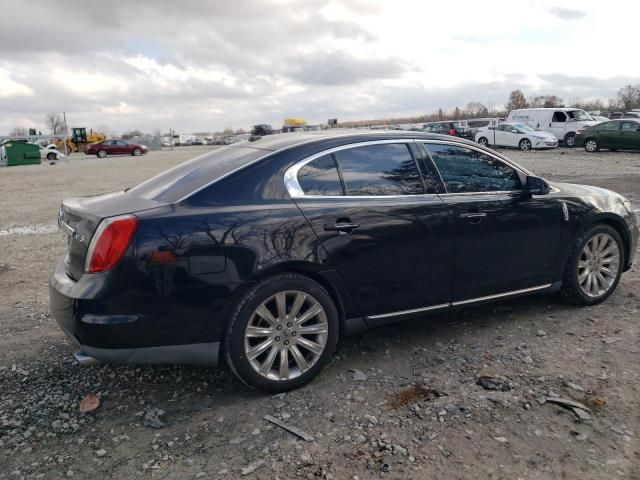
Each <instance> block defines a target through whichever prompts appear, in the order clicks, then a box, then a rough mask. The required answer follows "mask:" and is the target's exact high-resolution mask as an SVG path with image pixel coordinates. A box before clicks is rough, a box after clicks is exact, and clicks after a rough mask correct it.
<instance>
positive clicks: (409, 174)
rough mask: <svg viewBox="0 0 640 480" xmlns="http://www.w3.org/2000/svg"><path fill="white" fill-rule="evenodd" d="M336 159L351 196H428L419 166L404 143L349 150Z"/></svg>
mask: <svg viewBox="0 0 640 480" xmlns="http://www.w3.org/2000/svg"><path fill="white" fill-rule="evenodd" d="M335 155H336V159H337V161H338V165H339V166H340V169H341V171H342V177H343V179H344V183H345V187H346V188H347V193H348V195H416V194H421V193H424V190H423V188H422V183H421V182H420V173H419V172H418V168H417V167H416V163H415V161H414V160H413V157H412V156H411V153H410V152H409V148H408V147H407V145H405V144H403V143H388V144H382V145H367V146H364V147H356V148H349V149H347V150H340V151H338V152H336V154H335Z"/></svg>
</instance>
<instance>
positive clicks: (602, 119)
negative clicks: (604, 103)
mask: <svg viewBox="0 0 640 480" xmlns="http://www.w3.org/2000/svg"><path fill="white" fill-rule="evenodd" d="M589 116H590V117H591V118H593V120H594V121H596V122H598V123H600V122H608V121H609V119H608V118H607V117H605V116H602V115H591V114H589Z"/></svg>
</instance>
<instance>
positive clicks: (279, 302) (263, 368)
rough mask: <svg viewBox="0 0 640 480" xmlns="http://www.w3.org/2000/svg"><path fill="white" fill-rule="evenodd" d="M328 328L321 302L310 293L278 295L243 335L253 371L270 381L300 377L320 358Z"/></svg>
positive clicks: (265, 304) (264, 305)
mask: <svg viewBox="0 0 640 480" xmlns="http://www.w3.org/2000/svg"><path fill="white" fill-rule="evenodd" d="M328 332H329V324H328V322H327V315H326V313H325V311H324V308H322V305H321V304H320V302H318V300H316V299H315V298H314V297H313V296H311V295H309V294H308V293H304V292H300V291H297V290H287V291H284V292H279V293H276V294H275V295H273V296H271V297H269V298H268V299H267V300H265V301H264V302H262V303H261V304H260V306H259V307H258V308H257V309H256V310H255V312H254V313H253V315H252V316H251V319H250V320H249V323H248V324H247V328H246V329H245V333H244V351H245V354H246V355H247V360H249V363H250V364H251V367H252V368H253V369H254V370H255V371H256V372H258V373H259V374H260V375H261V376H263V377H265V378H268V379H269V380H276V381H284V380H291V379H293V378H296V377H299V376H300V375H302V374H303V373H304V372H306V371H307V370H309V369H310V368H311V367H312V366H313V365H314V364H315V363H316V362H317V361H318V359H319V358H320V356H321V355H322V353H323V352H324V350H325V347H326V345H327V336H328Z"/></svg>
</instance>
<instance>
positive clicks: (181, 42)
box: [0, 0, 640, 134]
mask: <svg viewBox="0 0 640 480" xmlns="http://www.w3.org/2000/svg"><path fill="white" fill-rule="evenodd" d="M2 5H3V14H2V16H0V134H2V133H5V134H7V133H9V132H10V131H11V129H13V128H14V127H25V128H29V127H31V128H36V129H39V130H42V131H43V133H45V132H46V127H45V124H44V119H45V115H46V114H47V113H48V112H63V111H64V112H66V115H67V120H68V125H69V126H70V127H82V126H84V127H87V128H93V129H97V130H101V131H106V132H107V133H112V134H118V133H122V132H124V131H127V130H130V129H141V130H143V131H147V132H151V131H154V130H155V129H161V130H162V131H167V130H168V129H169V128H173V129H174V130H175V131H178V132H181V133H190V132H209V131H218V130H222V129H224V128H226V127H232V128H234V129H235V128H244V129H248V128H250V126H251V125H254V124H257V123H270V124H272V125H274V126H275V127H279V126H281V125H282V122H283V119H284V118H289V117H301V118H305V119H306V120H307V121H308V122H309V123H325V122H326V121H327V119H329V118H338V119H339V120H341V121H346V120H358V119H373V118H390V117H400V116H410V115H420V114H426V113H432V112H434V111H436V110H437V109H438V108H443V109H445V110H452V109H453V108H455V107H456V106H459V107H464V106H465V105H466V104H467V103H468V102H470V101H480V102H483V103H485V104H491V105H494V106H496V107H498V108H502V107H503V106H504V104H505V103H506V102H507V97H508V95H509V92H510V91H511V90H513V89H516V88H520V89H522V90H523V91H524V93H525V95H526V96H527V97H529V96H533V95H539V94H554V95H557V96H559V97H561V98H563V99H565V101H566V102H568V101H570V100H574V99H595V98H602V99H605V100H606V99H608V98H612V97H615V95H616V92H617V90H618V89H619V88H620V87H622V86H623V85H626V84H629V83H633V84H635V83H640V62H638V61H637V58H638V52H639V51H640V50H639V48H638V45H639V43H640V41H639V39H638V38H639V37H638V35H637V33H636V32H637V26H638V25H637V19H638V18H639V17H640V2H638V1H637V0H628V1H622V0H611V1H609V2H606V3H605V2H602V1H601V0H600V1H593V0H577V1H574V0H561V1H560V0H540V1H534V0H511V1H502V0H491V1H484V2H483V1H478V0H471V1H467V0H456V1H455V2H427V1H424V0H421V1H420V0H418V1H410V0H394V1H388V0H387V1H383V0H379V1H376V0H341V1H332V0H302V1H297V0H294V1H292V0H233V1H229V0H216V1H214V0H209V1H205V0H201V1H197V0H173V1H163V0H136V1H123V0H109V1H107V2H105V1H97V0H49V1H45V0H29V1H27V2H25V1H24V0H3V1H2ZM46 133H48V132H46Z"/></svg>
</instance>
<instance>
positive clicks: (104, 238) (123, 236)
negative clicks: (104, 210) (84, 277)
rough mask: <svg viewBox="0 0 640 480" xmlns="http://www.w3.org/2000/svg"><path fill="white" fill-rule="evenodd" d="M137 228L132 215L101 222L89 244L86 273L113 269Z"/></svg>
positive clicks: (136, 220)
mask: <svg viewBox="0 0 640 480" xmlns="http://www.w3.org/2000/svg"><path fill="white" fill-rule="evenodd" d="M137 226H138V219H137V218H136V217H135V216H133V215H122V216H119V217H113V218H107V219H105V220H103V221H102V222H101V223H100V225H99V226H98V229H97V230H96V233H95V234H94V235H93V238H92V239H91V243H90V244H89V250H88V251H87V261H86V264H85V270H86V271H87V273H97V272H103V271H105V270H109V269H110V268H113V267H114V266H115V265H116V264H117V263H118V262H119V261H120V259H121V258H122V254H123V253H124V252H125V250H126V249H127V247H128V246H129V242H130V241H131V237H132V236H133V233H134V232H135V231H136V227H137Z"/></svg>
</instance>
